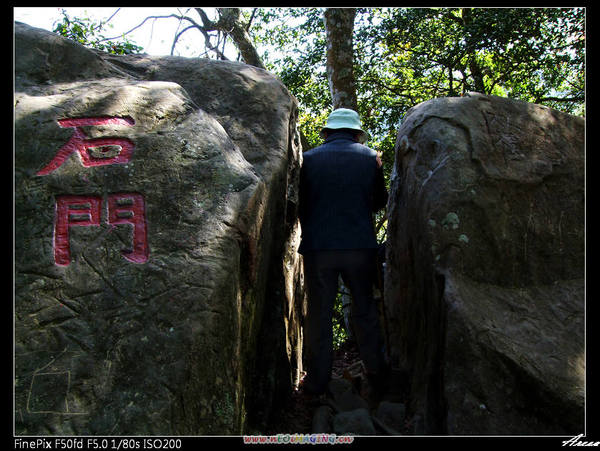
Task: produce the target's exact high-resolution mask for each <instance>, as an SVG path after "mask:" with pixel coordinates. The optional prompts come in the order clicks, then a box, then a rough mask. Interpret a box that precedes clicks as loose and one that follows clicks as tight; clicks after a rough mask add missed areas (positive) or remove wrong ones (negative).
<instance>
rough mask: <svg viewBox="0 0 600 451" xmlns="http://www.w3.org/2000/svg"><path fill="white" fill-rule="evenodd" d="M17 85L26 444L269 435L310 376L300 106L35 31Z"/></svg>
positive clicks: (195, 62) (212, 76) (240, 83)
mask: <svg viewBox="0 0 600 451" xmlns="http://www.w3.org/2000/svg"><path fill="white" fill-rule="evenodd" d="M15 66H16V73H15V91H16V92H15V155H14V172H15V193H14V198H15V237H14V238H15V241H14V243H15V244H14V250H15V302H14V304H15V337H14V338H15V423H16V424H15V431H16V433H17V434H30V435H37V434H60V435H69V434H77V435H88V434H89V435H94V434H101V435H123V434H131V435H150V434H160V435H167V434H178V435H179V434H182V435H201V434H211V435H221V434H240V433H241V432H242V431H244V430H246V428H247V427H248V425H250V426H252V427H258V426H260V425H262V424H263V423H264V422H266V421H269V418H270V416H271V415H272V414H273V412H274V409H276V408H277V406H278V404H277V402H278V401H281V400H283V399H284V397H285V396H284V395H285V394H286V393H290V391H291V390H290V387H291V385H292V384H293V383H294V382H295V381H296V379H297V378H298V375H299V373H300V371H301V361H302V357H301V349H302V341H301V333H300V324H301V316H302V308H303V291H302V284H301V283H300V281H301V272H300V265H299V261H298V257H297V254H296V248H297V245H298V230H297V221H296V218H297V216H296V204H297V192H296V186H297V176H298V168H299V165H300V162H301V149H300V146H299V135H298V132H297V130H296V117H297V103H296V101H295V99H294V98H293V96H292V95H290V93H289V92H288V91H287V89H286V88H285V87H284V86H283V84H282V83H281V82H280V81H279V80H277V79H276V78H275V77H274V76H272V75H271V74H270V73H268V72H267V71H264V70H261V69H257V68H254V67H251V66H247V65H244V64H241V63H233V62H217V61H210V60H205V59H186V58H179V57H155V58H152V57H148V56H123V57H116V56H109V55H107V54H103V53H100V52H95V51H92V50H89V49H86V48H84V47H82V46H80V45H78V44H76V43H73V42H71V41H68V40H66V39H63V38H61V37H59V36H56V35H54V34H52V33H49V32H46V31H44V30H39V29H35V28H32V27H29V26H27V25H25V24H20V23H16V24H15ZM253 425H256V426H253Z"/></svg>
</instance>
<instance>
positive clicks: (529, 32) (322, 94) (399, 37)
mask: <svg viewBox="0 0 600 451" xmlns="http://www.w3.org/2000/svg"><path fill="white" fill-rule="evenodd" d="M323 11H324V10H323V8H266V9H265V8H259V9H258V10H257V14H256V17H255V20H254V22H253V24H252V28H251V33H252V36H253V37H254V39H255V44H256V46H257V48H258V50H259V51H262V52H263V59H264V60H265V64H266V66H267V68H268V69H269V70H271V71H272V72H274V73H275V74H277V75H278V76H279V77H280V78H281V80H282V81H283V83H284V84H285V85H286V86H287V87H288V89H290V91H291V92H292V93H293V94H294V95H295V96H296V98H297V99H298V101H299V104H300V106H301V115H300V130H301V131H302V132H303V134H304V135H305V136H306V138H307V140H308V143H309V146H310V147H314V146H316V145H318V144H319V143H320V142H321V140H320V138H319V137H318V131H319V130H320V127H321V126H322V125H323V123H324V121H325V119H326V117H327V115H328V113H329V112H330V111H331V98H330V94H329V88H328V84H327V76H326V70H325V30H324V25H323V20H322V18H323ZM584 25H585V10H584V9H582V8H359V9H358V14H357V18H356V21H355V30H354V38H353V39H354V49H355V65H354V71H355V76H356V80H357V95H358V102H359V105H358V109H359V113H360V115H361V118H362V120H363V123H364V126H365V127H366V128H367V129H368V131H369V132H370V133H371V136H372V139H371V141H370V142H369V143H368V145H369V146H370V147H372V148H376V149H378V150H381V151H383V161H384V168H386V170H387V172H386V177H387V178H389V172H390V170H391V167H392V164H393V160H394V144H395V140H396V131H397V129H398V125H399V123H400V121H401V119H402V117H403V116H404V115H405V114H406V112H407V111H408V109H409V108H411V107H413V106H415V105H416V104H418V103H421V102H424V101H426V100H429V99H433V98H436V97H444V96H460V95H464V94H466V93H467V92H469V91H478V92H482V93H485V94H492V95H499V96H503V97H510V98H514V99H520V100H525V101H529V102H534V103H539V104H543V105H547V106H550V107H552V108H556V109H558V110H561V111H564V112H567V113H571V114H578V115H584V114H585V111H584V105H585V95H584V92H585V91H584V87H585V84H584V81H585V79H584V76H585V66H584V63H585V34H584ZM275 50H276V51H277V52H275ZM388 183H389V180H388Z"/></svg>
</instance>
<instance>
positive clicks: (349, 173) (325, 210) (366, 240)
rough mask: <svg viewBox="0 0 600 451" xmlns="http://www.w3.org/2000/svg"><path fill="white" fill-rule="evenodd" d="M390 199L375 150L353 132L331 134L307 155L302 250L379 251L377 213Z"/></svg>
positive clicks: (302, 197) (302, 189)
mask: <svg viewBox="0 0 600 451" xmlns="http://www.w3.org/2000/svg"><path fill="white" fill-rule="evenodd" d="M386 200H387V197H386V191H385V185H384V181H383V171H382V169H381V168H379V167H378V165H377V162H376V152H375V151H373V150H371V149H369V148H368V147H366V146H363V145H361V144H359V143H357V142H355V141H354V139H353V135H352V134H351V133H349V132H345V131H338V132H334V133H332V134H330V135H329V136H328V138H327V139H326V141H325V143H324V144H323V145H322V146H319V147H317V148H315V149H312V150H310V151H308V152H306V153H305V154H304V163H303V167H302V172H301V177H300V221H301V224H302V244H301V246H300V252H303V253H304V252H306V251H310V250H324V249H373V248H376V247H377V241H376V239H375V233H374V229H373V223H372V213H373V212H374V211H377V210H378V209H380V208H382V207H383V206H384V205H385V202H386Z"/></svg>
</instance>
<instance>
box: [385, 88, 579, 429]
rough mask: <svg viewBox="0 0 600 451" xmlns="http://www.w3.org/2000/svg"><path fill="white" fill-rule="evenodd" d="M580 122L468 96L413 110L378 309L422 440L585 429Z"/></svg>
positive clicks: (400, 160)
mask: <svg viewBox="0 0 600 451" xmlns="http://www.w3.org/2000/svg"><path fill="white" fill-rule="evenodd" d="M584 194H585V193H584V121H583V119H581V118H577V117H573V116H570V115H566V114H563V113H560V112H557V111H554V110H551V109H548V108H545V107H541V106H538V105H534V104H528V103H524V102H518V101H512V100H508V99H503V98H498V97H491V96H483V95H477V94H473V95H470V96H467V97H464V98H442V99H435V100H432V101H428V102H425V103H423V104H420V105H418V106H416V107H414V108H413V109H411V110H410V111H409V112H408V113H407V115H406V117H405V120H404V122H403V124H402V126H401V127H400V129H399V131H398V141H397V144H396V166H395V168H394V172H393V174H392V186H391V194H390V201H389V204H388V214H389V227H388V253H387V272H386V278H385V302H386V309H387V317H388V322H389V343H390V349H391V353H392V359H393V361H394V363H395V364H397V365H400V367H402V368H403V369H404V370H405V371H407V372H408V374H409V375H410V395H409V399H410V403H409V405H407V415H411V416H422V418H423V421H424V432H425V434H439V433H441V434H445V433H447V434H453V435H470V434H478V435H488V434H491V435H515V434H516V435H528V434H533V435H547V434H578V433H580V432H581V431H583V430H584V389H585V387H584V373H585V356H584V231H585V229H584Z"/></svg>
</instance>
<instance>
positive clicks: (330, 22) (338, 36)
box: [324, 8, 358, 111]
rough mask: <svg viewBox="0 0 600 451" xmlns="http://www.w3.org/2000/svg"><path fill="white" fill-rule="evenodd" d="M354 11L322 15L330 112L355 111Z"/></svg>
mask: <svg viewBox="0 0 600 451" xmlns="http://www.w3.org/2000/svg"><path fill="white" fill-rule="evenodd" d="M355 16H356V9H354V8H327V9H326V10H325V14H324V21H325V31H326V33H327V79H328V80H329V90H330V92H331V100H332V103H333V108H334V109H336V108H350V109H353V110H355V111H356V110H357V107H358V102H357V99H356V83H355V81H354V70H353V65H354V54H353V48H352V32H353V30H354V17H355Z"/></svg>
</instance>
